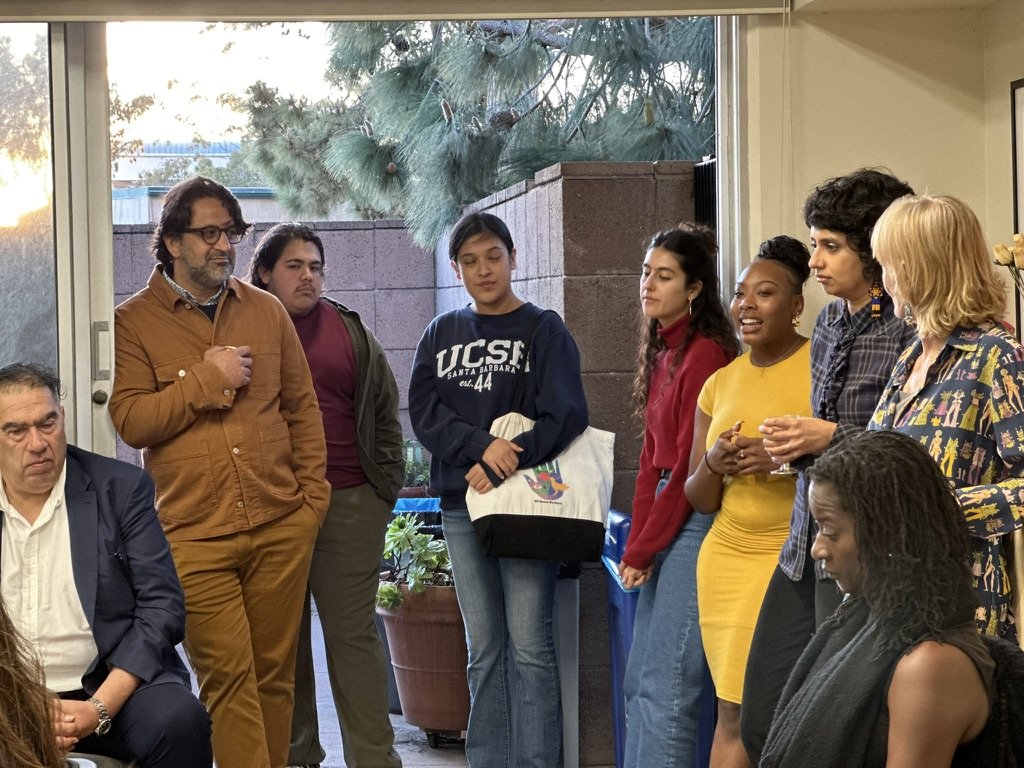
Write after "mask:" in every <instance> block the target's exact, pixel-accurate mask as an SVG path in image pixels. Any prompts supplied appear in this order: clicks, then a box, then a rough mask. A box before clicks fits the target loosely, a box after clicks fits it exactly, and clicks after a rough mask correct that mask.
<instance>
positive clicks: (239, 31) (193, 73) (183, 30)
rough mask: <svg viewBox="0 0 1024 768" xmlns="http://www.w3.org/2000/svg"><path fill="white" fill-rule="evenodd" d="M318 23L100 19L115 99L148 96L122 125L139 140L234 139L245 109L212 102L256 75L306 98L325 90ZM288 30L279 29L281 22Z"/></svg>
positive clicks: (240, 92)
mask: <svg viewBox="0 0 1024 768" xmlns="http://www.w3.org/2000/svg"><path fill="white" fill-rule="evenodd" d="M325 26H326V25H324V24H317V23H303V24H289V25H285V26H284V27H283V26H282V25H281V24H271V25H269V26H266V27H261V28H257V29H244V28H242V27H241V26H231V25H223V24H219V25H210V24H206V23H193V22H123V23H116V24H113V23H112V24H107V71H108V73H109V79H110V83H111V86H112V88H114V89H115V90H116V92H117V93H118V95H119V96H120V98H121V99H122V100H126V101H127V100H129V99H132V98H134V97H136V96H142V95H147V94H148V95H151V96H153V97H154V98H155V99H156V104H155V105H154V106H153V107H152V108H151V109H149V110H148V111H147V113H146V114H144V115H143V116H142V117H140V118H138V120H137V121H135V122H134V123H133V124H132V125H131V126H130V127H129V129H128V130H127V132H126V134H125V138H126V139H139V140H141V141H144V142H147V143H148V142H155V141H161V142H166V141H172V142H191V141H192V140H193V138H194V137H196V136H198V137H201V138H202V139H204V140H206V141H211V142H212V141H238V140H239V138H240V136H241V128H243V127H244V121H245V117H244V116H242V115H238V114H236V113H234V112H232V111H231V110H230V109H229V108H228V107H226V106H223V105H221V104H218V97H219V96H220V95H221V94H225V93H227V94H233V95H235V96H238V97H243V96H244V95H245V89H246V88H247V87H248V86H249V85H251V84H252V83H254V82H255V81H257V80H262V81H264V82H266V83H267V84H268V85H270V86H272V87H275V88H278V89H279V90H280V92H281V93H282V94H294V95H297V96H306V97H308V98H309V99H311V100H316V99H320V98H323V97H325V96H326V95H328V93H329V89H328V86H327V84H326V83H325V82H324V78H323V73H324V69H325V67H326V62H327V55H328V48H327V43H326V34H325ZM285 27H286V28H287V30H288V33H287V34H282V31H283V29H284V28H285Z"/></svg>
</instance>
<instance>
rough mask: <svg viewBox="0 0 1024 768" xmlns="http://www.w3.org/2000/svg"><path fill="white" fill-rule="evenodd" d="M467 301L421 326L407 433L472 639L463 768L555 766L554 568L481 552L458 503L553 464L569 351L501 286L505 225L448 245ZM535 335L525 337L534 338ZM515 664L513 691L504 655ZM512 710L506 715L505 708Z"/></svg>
mask: <svg viewBox="0 0 1024 768" xmlns="http://www.w3.org/2000/svg"><path fill="white" fill-rule="evenodd" d="M448 252H449V256H450V257H451V260H452V268H453V269H454V270H455V274H456V275H457V276H458V278H459V279H460V280H461V281H462V282H463V284H464V285H465V286H466V290H467V291H468V292H469V295H470V297H471V298H472V300H473V301H472V303H470V304H469V305H468V306H466V307H463V308H461V309H457V310H453V311H451V312H446V313H444V314H442V315H440V316H438V317H436V318H434V320H433V321H432V322H431V323H430V325H428V326H427V328H426V330H425V331H424V332H423V337H422V338H421V339H420V342H419V345H418V346H417V348H416V356H415V360H414V362H413V369H412V377H411V381H410V384H409V414H410V417H411V419H412V426H413V430H414V431H415V433H416V437H417V438H418V439H419V440H420V442H421V443H422V444H423V446H424V447H425V448H426V449H427V450H428V451H430V453H431V468H430V480H431V485H432V486H433V487H434V489H435V490H436V491H437V492H438V493H439V494H440V496H441V517H442V523H443V526H444V534H445V539H446V540H447V542H448V549H449V553H450V555H451V561H452V569H453V572H454V576H455V588H456V592H457V593H458V598H459V606H460V608H461V610H462V616H463V619H464V621H465V624H466V636H467V639H468V645H469V668H468V669H469V692H470V702H471V706H470V716H469V727H468V729H467V732H466V758H467V760H468V762H469V765H470V768H506V767H507V766H513V765H514V766H517V767H519V768H529V767H531V766H535V767H536V768H558V766H561V765H562V717H561V693H560V690H559V684H558V667H557V663H556V660H555V646H554V638H553V634H552V622H551V614H552V604H553V602H554V590H555V579H556V578H557V575H558V568H559V563H558V562H556V561H551V560H540V559H532V558H529V559H528V558H509V557H501V558H496V557H490V556H488V555H487V554H486V553H485V551H484V549H483V547H482V546H481V544H480V543H479V541H478V539H477V536H476V533H475V532H474V529H473V524H472V522H471V521H470V518H469V512H468V511H467V508H466V490H467V488H468V487H469V486H472V487H473V488H474V489H475V490H476V491H478V492H480V493H486V492H487V491H489V490H492V489H493V488H494V487H496V486H497V485H499V484H500V483H501V482H502V481H503V480H504V479H505V478H506V477H508V476H509V475H511V474H512V473H513V472H515V470H516V469H518V468H525V467H532V466H536V465H538V464H542V463H545V462H548V461H550V460H551V459H552V458H554V457H556V456H557V455H558V454H559V453H560V452H561V451H563V450H564V449H565V448H566V447H567V446H568V445H569V443H571V442H572V441H573V440H574V439H575V438H576V437H577V436H578V435H580V434H581V433H582V432H583V430H584V429H586V427H587V403H586V398H585V396H584V393H583V382H582V379H581V376H580V354H579V350H578V349H577V347H576V343H575V341H574V340H573V338H572V335H571V334H570V333H569V331H568V329H567V328H566V327H565V324H564V323H563V322H562V320H561V318H560V317H559V316H558V315H557V314H555V313H554V312H551V311H545V310H542V309H541V308H539V307H537V306H534V305H533V304H530V303H529V302H524V301H523V300H522V299H520V298H519V297H518V296H516V295H515V293H514V292H513V290H512V270H513V269H515V266H516V249H515V246H514V244H513V242H512V236H511V234H510V233H509V230H508V227H507V226H506V225H505V223H504V222H503V221H502V220H501V219H499V218H498V217H496V216H493V215H491V214H488V213H472V214H469V215H467V216H465V217H463V218H462V219H461V220H460V221H459V222H458V223H457V224H456V225H455V228H454V229H453V230H452V234H451V237H450V239H449V244H448ZM531 339H532V341H531ZM520 377H525V379H524V381H523V383H524V385H525V386H524V388H523V394H522V399H521V402H520V404H519V407H518V409H517V410H519V411H520V412H521V413H523V414H524V415H525V416H527V417H528V418H530V419H533V420H534V421H535V424H534V426H533V428H531V429H530V430H529V431H527V432H523V433H522V434H520V435H518V436H516V437H514V438H513V439H512V440H505V439H502V438H497V437H495V436H494V435H492V434H490V432H489V431H488V430H489V429H490V426H491V422H493V421H494V419H496V418H497V417H499V416H501V415H503V414H505V413H508V412H509V411H510V410H513V401H514V399H515V397H516V389H517V387H518V385H519V383H520ZM509 660H511V663H512V664H514V665H515V669H516V681H517V685H516V692H517V695H516V696H515V697H514V698H513V697H512V696H511V695H510V682H511V681H510V680H509V679H508V675H509V671H508V661H509ZM513 709H514V710H515V711H514V713H513V711H512V710H513Z"/></svg>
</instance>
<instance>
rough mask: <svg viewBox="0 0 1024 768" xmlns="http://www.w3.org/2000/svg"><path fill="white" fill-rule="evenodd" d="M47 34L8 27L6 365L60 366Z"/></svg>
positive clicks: (1, 89)
mask: <svg viewBox="0 0 1024 768" xmlns="http://www.w3.org/2000/svg"><path fill="white" fill-rule="evenodd" d="M46 34H47V28H46V25H45V24H0V286H2V288H0V296H2V301H0V328H3V333H0V365H7V364H9V363H12V362H17V361H25V360H30V361H33V362H39V363H44V364H46V365H49V366H52V367H54V368H56V365H57V292H56V282H55V266H54V235H53V183H52V179H53V167H52V159H51V152H50V147H51V134H50V88H49V53H48V49H47V39H46Z"/></svg>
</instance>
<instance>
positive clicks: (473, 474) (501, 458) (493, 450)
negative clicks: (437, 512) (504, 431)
mask: <svg viewBox="0 0 1024 768" xmlns="http://www.w3.org/2000/svg"><path fill="white" fill-rule="evenodd" d="M522 452H523V449H522V448H521V447H520V446H518V445H516V444H515V443H513V442H512V441H511V440H505V439H504V438H501V437H496V438H494V440H492V441H491V444H490V445H488V446H487V449H486V450H485V451H484V455H483V457H482V458H481V460H480V461H479V462H478V463H476V464H474V465H473V466H472V467H471V468H470V470H469V472H467V473H466V482H467V483H469V487H470V488H472V489H473V490H474V491H476V492H477V493H487V492H488V491H492V490H494V483H492V482H491V478H489V477H488V476H487V473H486V472H485V471H484V468H483V465H484V464H486V465H487V467H488V468H489V469H490V470H491V472H493V473H494V474H496V475H497V476H498V477H500V478H501V479H502V480H504V479H505V478H506V477H508V476H509V475H511V474H512V473H513V472H515V471H516V470H517V469H518V468H519V454H520V453H522Z"/></svg>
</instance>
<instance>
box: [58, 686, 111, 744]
mask: <svg viewBox="0 0 1024 768" xmlns="http://www.w3.org/2000/svg"><path fill="white" fill-rule="evenodd" d="M52 703H53V735H54V738H56V740H57V749H58V750H60V751H61V753H62V754H66V753H68V752H70V751H71V750H72V749H74V748H75V745H76V744H77V743H78V741H79V739H83V738H85V737H86V736H88V735H89V734H90V733H92V732H93V731H95V730H96V726H98V725H99V724H100V713H99V710H97V709H96V706H95V705H94V704H92V703H90V702H88V701H77V700H75V699H56V698H55V699H53V702H52Z"/></svg>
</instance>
